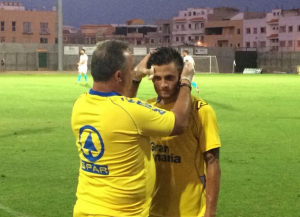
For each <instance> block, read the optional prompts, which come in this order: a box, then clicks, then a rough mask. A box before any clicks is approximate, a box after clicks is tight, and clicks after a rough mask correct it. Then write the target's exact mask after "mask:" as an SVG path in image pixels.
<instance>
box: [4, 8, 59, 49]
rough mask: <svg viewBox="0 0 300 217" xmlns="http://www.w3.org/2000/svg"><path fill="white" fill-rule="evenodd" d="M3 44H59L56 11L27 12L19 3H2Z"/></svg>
mask: <svg viewBox="0 0 300 217" xmlns="http://www.w3.org/2000/svg"><path fill="white" fill-rule="evenodd" d="M0 7H1V12H0V42H1V43H41V44H54V43H57V13H56V11H30V10H25V8H24V7H23V6H22V4H21V3H19V2H0Z"/></svg>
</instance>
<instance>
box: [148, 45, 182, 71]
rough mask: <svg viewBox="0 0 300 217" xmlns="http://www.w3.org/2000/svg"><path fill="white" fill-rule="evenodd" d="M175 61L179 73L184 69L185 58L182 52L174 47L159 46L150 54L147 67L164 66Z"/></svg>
mask: <svg viewBox="0 0 300 217" xmlns="http://www.w3.org/2000/svg"><path fill="white" fill-rule="evenodd" d="M170 63H174V64H175V66H176V68H177V71H178V72H179V74H181V73H182V70H183V59H182V56H181V55H180V53H179V52H178V51H177V50H176V49H174V48H172V47H159V48H156V49H155V51H154V52H153V53H152V54H151V55H150V58H149V60H148V62H147V68H148V69H150V68H151V66H152V65H157V66H162V65H167V64H170Z"/></svg>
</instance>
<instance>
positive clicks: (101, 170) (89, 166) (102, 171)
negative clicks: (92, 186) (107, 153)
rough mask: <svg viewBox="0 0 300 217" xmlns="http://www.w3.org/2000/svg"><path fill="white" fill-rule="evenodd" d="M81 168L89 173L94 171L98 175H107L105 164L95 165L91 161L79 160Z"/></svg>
mask: <svg viewBox="0 0 300 217" xmlns="http://www.w3.org/2000/svg"><path fill="white" fill-rule="evenodd" d="M81 169H82V170H84V171H86V172H89V173H94V174H99V175H109V171H108V166H107V165H96V164H93V163H88V162H85V161H81Z"/></svg>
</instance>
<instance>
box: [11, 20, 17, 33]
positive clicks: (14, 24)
mask: <svg viewBox="0 0 300 217" xmlns="http://www.w3.org/2000/svg"><path fill="white" fill-rule="evenodd" d="M16 25H17V22H16V21H12V22H11V31H13V32H15V31H16Z"/></svg>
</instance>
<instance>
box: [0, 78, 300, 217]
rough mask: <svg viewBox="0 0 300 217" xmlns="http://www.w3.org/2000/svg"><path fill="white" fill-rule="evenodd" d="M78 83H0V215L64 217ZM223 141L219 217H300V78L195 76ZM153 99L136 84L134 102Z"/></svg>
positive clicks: (73, 177) (70, 197)
mask: <svg viewBox="0 0 300 217" xmlns="http://www.w3.org/2000/svg"><path fill="white" fill-rule="evenodd" d="M89 79H90V80H89V84H88V86H85V85H75V81H76V74H67V75H62V74H56V75H55V74H47V75H45V74H44V75H43V74H39V75H14V74H1V75H0V111H1V116H0V148H1V149H0V159H1V163H0V216H1V217H15V216H18V217H21V216H24V217H44V216H45V217H46V216H47V217H65V216H66V217H67V216H72V209H73V205H74V203H75V199H76V197H75V192H76V186H77V176H78V169H79V159H78V155H77V149H76V147H75V141H74V136H73V134H72V131H71V126H70V119H71V111H72V105H73V102H74V100H75V99H76V98H77V97H78V96H79V95H80V94H81V93H83V92H86V91H88V90H89V88H91V85H92V81H91V76H90V75H89ZM195 81H196V82H197V83H198V85H199V87H200V94H199V95H198V94H197V93H196V91H195V90H193V94H195V95H198V96H200V97H201V98H203V99H204V100H206V101H207V102H208V103H209V104H211V105H212V107H213V108H214V109H215V111H216V114H217V117H218V123H219V129H220V135H221V141H222V148H221V156H220V158H221V160H220V161H221V169H222V178H221V190H220V197H219V202H218V216H219V217H252V216H253V217H273V216H274V217H278V216H284V217H296V216H300V76H299V75H236V74H235V75H233V74H199V75H198V74H197V75H196V77H195ZM154 96H155V92H154V89H153V86H152V83H151V82H149V81H147V80H144V81H143V82H142V83H141V87H140V91H139V93H138V97H139V98H141V99H143V100H146V99H147V98H151V97H154Z"/></svg>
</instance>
